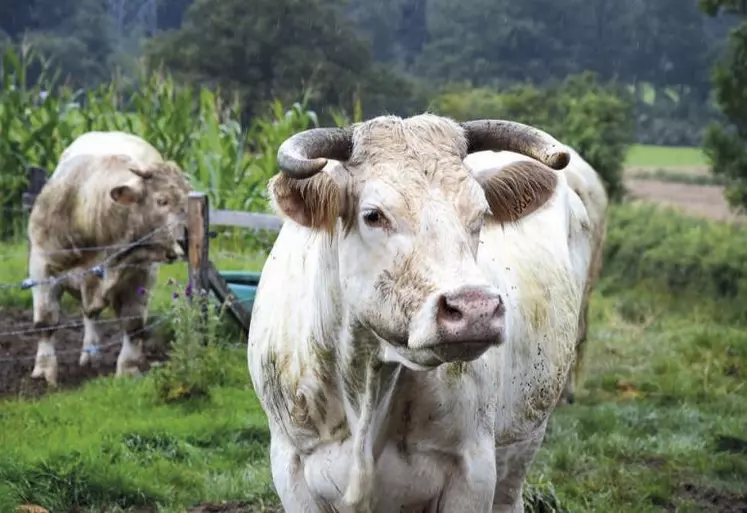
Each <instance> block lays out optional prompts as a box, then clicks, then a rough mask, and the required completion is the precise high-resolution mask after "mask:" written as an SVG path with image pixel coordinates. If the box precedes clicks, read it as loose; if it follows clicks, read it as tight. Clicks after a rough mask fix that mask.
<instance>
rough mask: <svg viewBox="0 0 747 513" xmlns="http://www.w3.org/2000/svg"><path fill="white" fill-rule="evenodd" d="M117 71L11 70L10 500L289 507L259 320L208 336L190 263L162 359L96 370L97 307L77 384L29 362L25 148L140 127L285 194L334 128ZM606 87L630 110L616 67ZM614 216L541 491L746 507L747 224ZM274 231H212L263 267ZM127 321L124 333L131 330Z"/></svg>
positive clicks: (571, 500) (231, 177) (160, 298)
mask: <svg viewBox="0 0 747 513" xmlns="http://www.w3.org/2000/svg"><path fill="white" fill-rule="evenodd" d="M112 87H113V86H112ZM107 91H109V90H108V89H107V88H106V87H103V86H102V88H101V89H99V90H96V91H93V92H90V93H89V95H90V97H89V98H88V99H86V100H85V101H84V103H83V105H81V106H76V105H73V104H72V100H73V99H74V98H73V97H72V96H70V97H68V96H65V95H66V94H70V95H72V91H67V90H65V89H62V91H61V93H60V95H58V96H54V95H50V96H48V97H47V98H46V99H45V100H44V101H43V102H42V104H41V105H37V104H36V103H35V102H36V101H37V100H36V99H34V98H35V96H34V95H35V94H37V93H38V91H37V90H34V89H33V88H32V89H28V90H15V91H9V90H6V91H4V92H3V95H5V96H4V97H3V99H4V101H2V102H0V120H2V122H4V123H7V126H11V127H12V131H10V132H9V134H10V137H7V138H5V139H4V140H3V141H0V145H2V146H0V155H2V156H3V158H5V159H6V162H11V160H10V159H11V158H12V159H16V160H15V161H14V162H15V166H16V167H13V169H18V170H19V171H18V173H17V174H5V173H4V174H3V175H2V177H0V180H4V182H3V184H4V187H12V189H9V190H12V193H6V192H5V190H6V189H3V191H4V192H3V196H2V197H3V207H4V211H3V212H4V216H3V219H4V221H3V222H4V223H5V224H4V225H3V230H4V235H5V236H6V239H5V241H4V242H3V243H2V245H1V246H0V259H2V262H3V265H2V266H0V287H1V288H0V295H1V297H0V299H1V300H2V301H1V303H2V306H0V383H2V389H1V390H0V392H1V393H2V394H3V395H4V400H3V402H2V403H0V446H2V447H3V449H4V450H3V452H2V454H1V455H0V511H13V510H14V509H15V508H16V506H17V505H19V504H37V505H42V506H43V507H44V508H46V509H48V510H49V511H54V512H57V511H70V510H73V509H74V508H81V509H82V510H83V511H106V512H123V511H131V512H143V511H163V512H174V513H176V512H183V511H186V510H188V511H191V512H194V513H197V512H206V511H215V510H216V509H212V510H211V509H209V507H213V508H218V507H219V506H218V504H219V503H221V502H222V501H228V503H227V504H225V505H224V506H223V507H224V509H223V510H222V511H232V512H235V513H238V512H244V513H245V512H275V511H281V508H280V507H279V506H278V502H277V497H276V496H275V494H274V491H273V488H272V484H271V477H270V472H269V468H268V443H269V434H268V431H267V425H266V420H265V418H264V414H263V412H262V409H261V408H260V406H259V404H258V403H257V400H256V398H255V396H254V395H253V393H252V390H251V384H250V380H249V376H248V371H247V365H246V348H245V339H243V338H242V337H240V336H238V335H237V332H236V330H235V328H234V327H233V326H232V325H231V324H230V322H223V321H222V317H221V315H220V312H215V311H213V310H209V311H210V315H209V316H208V320H207V324H208V328H209V329H207V328H206V332H207V333H208V335H207V337H206V338H202V337H198V336H197V332H198V331H199V330H198V329H197V328H198V327H201V326H202V324H201V322H203V321H201V320H200V319H199V318H198V317H199V315H198V314H196V312H195V309H194V308H191V307H190V306H189V302H188V301H185V298H184V293H185V283H186V265H185V264H183V263H177V264H173V265H170V266H169V265H164V266H162V267H161V270H160V273H159V280H158V285H157V286H156V287H155V289H154V295H153V297H152V298H151V299H152V309H151V312H152V313H151V316H152V318H153V322H159V321H160V323H159V325H158V326H157V327H156V328H155V329H154V334H153V337H152V338H151V340H150V341H149V342H148V344H147V347H146V353H147V354H148V356H149V359H150V360H151V362H152V369H151V371H150V372H149V373H148V374H146V375H145V376H143V377H142V378H140V379H122V380H113V379H111V378H110V377H107V376H108V375H109V374H111V373H112V372H113V369H114V360H113V357H112V355H114V354H115V349H116V345H114V346H111V347H110V348H109V349H108V350H107V353H106V355H108V356H106V357H105V359H104V362H103V368H102V370H101V372H100V373H96V372H93V371H90V370H86V371H81V370H79V369H78V367H77V359H78V352H79V350H80V344H81V342H82V332H81V330H80V327H78V328H70V329H68V330H65V331H66V333H64V334H63V333H62V332H61V333H60V339H61V342H60V343H59V345H58V347H59V350H60V353H63V351H64V352H65V353H64V356H63V355H62V354H60V359H61V361H62V364H61V369H60V380H61V390H60V391H56V392H54V393H47V392H46V390H45V386H44V385H43V384H41V383H38V382H32V380H30V378H29V374H30V371H31V367H32V365H33V355H34V352H35V344H36V336H35V334H34V333H33V332H30V331H29V329H30V327H31V309H30V306H31V293H30V291H27V290H21V287H20V283H21V281H22V280H23V279H24V278H25V277H26V261H25V260H26V251H27V249H26V242H25V239H24V232H25V220H24V216H23V214H22V213H21V212H20V211H19V210H18V209H19V207H20V205H18V203H17V201H18V198H19V197H20V192H21V191H22V190H23V189H24V187H25V184H24V183H23V180H22V179H21V177H22V176H24V175H23V173H22V171H21V170H22V168H23V165H25V164H27V163H31V164H37V165H44V166H46V167H48V168H50V169H51V168H53V167H54V162H55V159H56V158H57V156H58V155H59V151H61V148H62V147H64V146H65V145H66V144H68V143H69V142H70V141H71V140H72V138H73V137H74V136H75V135H78V134H80V133H82V132H83V131H85V130H91V129H123V130H127V131H133V132H135V133H137V134H138V135H141V136H144V137H145V138H146V139H148V140H149V141H150V142H152V143H153V144H154V145H155V146H156V147H157V148H158V149H159V151H162V152H163V153H164V155H168V156H169V158H174V159H175V160H177V161H178V162H180V163H181V164H182V165H184V167H185V168H186V169H187V171H188V172H189V173H190V175H191V176H192V178H193V180H194V183H195V185H196V187H197V188H198V189H202V190H204V191H206V192H207V193H208V194H209V195H210V199H211V205H212V206H213V207H215V208H230V209H236V210H253V211H266V210H267V202H266V198H265V197H264V196H263V194H264V186H265V184H266V180H267V178H268V177H269V176H271V175H272V174H274V173H275V170H276V168H275V161H274V158H275V152H276V150H277V145H278V144H279V143H280V142H282V140H284V139H285V138H286V137H287V136H288V135H290V134H291V133H292V132H294V131H298V130H301V129H303V128H306V127H308V126H313V125H314V124H315V121H316V119H315V115H314V114H313V113H312V112H309V111H308V110H306V109H305V107H304V105H303V104H298V105H295V106H293V107H292V108H291V109H288V110H287V111H286V108H284V107H283V106H282V104H280V103H279V102H276V103H275V104H274V105H273V106H272V109H271V110H270V114H269V115H268V116H267V117H259V116H258V117H255V118H254V119H253V120H252V123H251V125H250V126H249V128H248V129H242V128H241V126H240V125H239V124H238V123H237V122H236V121H235V118H234V117H232V116H235V115H236V114H237V112H238V109H239V107H238V106H233V107H232V106H231V105H230V104H229V105H226V104H225V103H223V102H222V101H221V100H219V98H218V97H217V96H215V95H212V93H210V92H208V91H206V90H200V91H198V92H197V93H195V92H190V91H188V90H183V89H181V88H180V87H178V86H177V85H176V84H175V82H174V81H173V80H171V78H170V77H168V76H163V77H162V76H153V77H151V78H149V79H148V80H146V81H145V82H143V83H142V84H141V87H140V88H139V89H138V90H137V91H136V92H135V93H133V96H132V98H130V100H131V101H128V102H125V101H124V99H123V98H121V97H118V96H116V95H114V94H113V93H108V92H107ZM107 94H110V96H106V95H107ZM526 94H527V97H528V98H530V99H531V98H535V97H536V95H535V92H533V91H529V93H526ZM536 94H539V93H536ZM557 94H558V96H556V97H555V100H553V101H556V102H557V105H559V106H562V105H563V102H564V101H566V100H567V98H568V97H567V96H563V93H562V91H561V92H559V93H557ZM24 95H25V96H24ZM97 95H98V96H97ZM521 97H522V95H520V94H518V93H517V94H516V95H515V96H511V98H512V99H514V100H516V101H517V102H518V101H519V99H520V98H521ZM585 98H586V99H587V100H588V102H589V105H593V104H597V103H598V102H597V100H599V101H601V102H602V103H605V102H606V104H607V106H608V107H609V108H610V109H612V110H613V111H614V112H622V111H618V110H616V109H618V107H619V105H617V103H616V101H615V97H614V96H613V95H610V94H608V93H607V92H605V91H601V90H600V89H598V87H597V86H596V85H591V86H590V89H589V91H588V93H587V95H586V96H585ZM504 99H505V98H504ZM600 99H601V100H600ZM14 102H15V103H14ZM126 106H130V107H128V108H129V109H130V110H125V107H126ZM234 107H235V109H234V110H232V108H234ZM531 107H532V105H531V103H530V104H528V105H524V104H518V103H517V106H515V107H514V108H515V109H517V110H523V111H530V110H531ZM13 109H15V110H13ZM21 112H28V113H29V115H28V119H29V120H30V121H29V122H28V123H21V122H20V121H19V120H21V116H20V114H19V113H21ZM603 114H604V112H603V111H601V110H600V111H598V112H592V114H590V116H591V117H592V118H594V117H595V116H597V115H599V117H603V116H602V115H603ZM195 120H197V121H195ZM338 121H339V122H340V123H343V122H345V119H344V116H341V117H340V119H339V120H338ZM613 125H614V123H609V124H608V125H606V126H603V125H600V128H599V129H598V130H597V131H596V134H595V135H596V136H597V137H599V139H598V140H597V139H595V140H593V141H590V142H588V147H589V148H592V149H593V148H605V147H606V146H605V144H606V142H605V139H604V138H605V137H613V136H615V133H616V132H615V131H614V126H613ZM3 126H6V125H3ZM581 135H583V134H581ZM581 135H580V132H579V133H573V132H572V131H569V132H568V133H559V134H557V136H558V137H560V138H561V139H566V138H571V139H572V138H573V137H579V138H580V137H581ZM579 140H580V139H579ZM615 141H616V142H615V143H614V144H612V145H611V146H612V147H614V149H615V152H621V154H622V155H625V154H627V155H628V158H629V159H634V160H633V162H635V164H633V165H639V166H644V167H657V166H665V167H672V166H673V167H677V166H679V165H680V164H681V163H682V162H683V161H685V162H689V161H687V160H686V159H685V157H683V156H681V155H675V156H671V155H673V154H676V153H677V151H680V150H676V151H675V150H669V149H667V150H663V149H653V148H645V147H643V148H640V147H633V149H632V151H631V152H630V153H628V152H627V149H628V144H629V143H627V142H625V140H624V139H619V140H618V139H615ZM683 151H685V153H687V154H690V157H688V158H692V159H693V160H695V159H696V158H697V157H696V155H697V152H692V151H687V150H683ZM667 154H669V155H670V157H668V158H667V157H666V155H667ZM615 155H618V153H614V154H613V157H614V156H615ZM615 158H616V157H615ZM600 161H601V162H602V164H603V165H604V163H605V162H607V163H609V162H610V161H612V157H610V156H609V155H607V156H606V157H605V159H602V160H600ZM628 163H630V160H629V161H628ZM615 165H617V166H619V167H622V159H619V160H618V161H617V162H612V164H610V165H609V167H608V168H606V169H609V173H608V174H607V175H606V176H607V178H608V179H610V180H614V179H615V177H616V176H617V175H616V173H617V172H618V171H619V170H617V169H616V168H615ZM684 165H691V164H688V163H686V164H684ZM692 165H699V164H698V163H695V164H692ZM623 177H624V181H625V182H629V180H630V179H629V178H628V177H627V176H626V175H623ZM685 185H687V184H685ZM688 186H689V185H688ZM609 219H610V221H609V223H610V224H609V228H608V231H609V233H608V237H607V244H606V248H605V264H604V268H603V278H602V281H601V282H600V285H599V287H598V289H597V291H596V292H595V295H594V297H593V299H592V303H591V329H590V336H589V342H588V351H587V359H586V366H585V374H584V382H583V385H582V387H581V389H580V390H579V393H578V394H577V402H576V403H575V404H574V405H572V406H568V407H564V408H561V409H558V410H557V411H556V412H555V413H554V414H553V418H552V420H551V424H550V428H549V431H548V435H547V437H546V439H545V442H544V444H543V448H542V450H541V451H540V453H539V455H538V458H537V461H536V462H535V464H534V466H533V468H532V473H531V476H530V479H529V485H528V486H527V489H526V490H525V496H526V498H527V511H530V512H532V513H534V512H537V513H538V512H540V511H542V512H547V511H557V512H560V511H567V512H597V511H610V512H621V513H627V512H630V513H633V512H635V513H648V512H655V511H661V510H662V509H664V510H674V509H675V508H679V509H677V510H678V511H713V512H716V511H724V510H725V509H726V508H727V507H732V508H737V509H738V508H740V507H742V508H744V507H745V506H747V485H746V484H745V483H747V463H746V462H745V458H744V453H745V451H746V450H747V449H746V447H747V441H745V439H744V435H743V429H744V426H745V425H746V424H747V407H745V404H744V400H743V397H744V392H745V391H744V382H745V377H746V376H745V374H746V373H747V368H746V364H745V362H746V361H747V335H746V334H745V331H744V329H743V326H744V322H745V320H746V319H745V314H744V312H743V311H742V309H741V308H740V307H739V305H741V304H743V303H744V301H745V299H747V298H746V297H745V296H746V294H747V254H743V253H744V252H745V251H747V250H745V249H744V248H747V229H745V228H742V227H740V226H731V225H727V224H724V223H714V222H710V221H708V220H703V219H695V218H692V217H689V216H685V215H683V214H678V213H676V212H674V211H670V210H660V209H658V208H654V207H651V206H642V205H630V204H627V203H622V204H619V205H614V206H613V207H611V210H610V214H609ZM272 240H273V236H272V234H258V233H251V232H247V231H242V230H231V229H226V230H220V231H219V233H218V235H217V237H216V239H214V240H211V259H212V260H213V261H214V262H215V263H216V265H217V266H218V268H219V269H221V270H232V269H235V270H239V269H240V270H260V269H261V267H262V264H263V261H264V258H265V256H266V252H267V249H268V248H269V247H270V245H271V243H272ZM65 305H66V315H67V320H68V321H69V322H75V321H76V320H79V315H78V313H77V311H76V310H75V306H74V305H73V304H72V303H71V302H70V301H66V302H65ZM106 318H110V317H109V316H107V317H106ZM200 329H201V328H200ZM106 330H107V331H105V332H104V336H105V338H106V337H107V336H108V339H109V340H111V341H112V343H113V344H116V343H117V339H118V337H119V336H120V335H119V334H118V333H116V332H115V331H114V330H113V329H109V328H107V329H106ZM204 342H207V343H204ZM569 476H571V478H569ZM210 505H212V506H210ZM709 508H710V509H709Z"/></svg>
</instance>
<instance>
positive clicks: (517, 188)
mask: <svg viewBox="0 0 747 513" xmlns="http://www.w3.org/2000/svg"><path fill="white" fill-rule="evenodd" d="M475 178H476V179H477V181H478V183H479V184H480V185H481V186H482V188H483V190H484V191H485V198H486V199H487V201H488V205H489V206H490V210H491V211H492V212H493V215H492V218H493V219H494V220H495V221H497V222H499V223H501V224H503V223H513V222H516V221H518V220H519V219H521V218H523V217H525V216H527V215H529V214H531V213H532V212H534V211H536V210H537V209H539V208H540V207H542V205H544V204H545V203H547V202H548V201H549V200H550V198H552V197H553V195H554V194H555V191H556V189H557V187H558V183H559V179H558V171H553V170H552V169H550V168H549V167H547V166H545V165H544V164H542V163H540V162H536V161H519V162H512V163H511V164H509V165H507V166H504V167H500V168H494V169H488V170H485V171H481V172H480V173H479V174H477V175H476V176H475Z"/></svg>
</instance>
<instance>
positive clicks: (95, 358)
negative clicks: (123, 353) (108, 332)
mask: <svg viewBox="0 0 747 513" xmlns="http://www.w3.org/2000/svg"><path fill="white" fill-rule="evenodd" d="M98 320H99V315H98V314H96V315H93V316H89V315H88V314H86V313H84V314H83V349H82V350H81V352H80V359H79V360H78V364H79V365H80V366H81V367H82V366H85V365H88V364H91V365H92V366H93V367H97V366H98V365H99V363H100V362H101V335H100V333H99V329H98V325H97V324H96V321H98Z"/></svg>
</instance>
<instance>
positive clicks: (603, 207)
mask: <svg viewBox="0 0 747 513" xmlns="http://www.w3.org/2000/svg"><path fill="white" fill-rule="evenodd" d="M567 150H568V152H569V154H570V157H571V158H570V162H569V163H568V165H567V166H566V167H565V168H563V169H562V171H561V172H562V173H563V174H565V175H566V179H567V180H568V185H569V187H570V188H571V190H572V191H573V192H572V195H573V194H575V195H576V196H578V198H579V199H580V200H581V202H582V203H583V205H584V208H585V209H586V213H587V215H588V217H589V229H590V230H591V233H592V237H591V240H590V242H591V261H589V262H585V261H582V262H579V266H580V267H579V271H580V272H582V273H584V274H585V275H586V278H585V285H584V295H583V300H582V304H581V313H580V315H579V319H578V335H577V341H576V359H575V362H574V365H573V367H572V368H571V369H570V370H569V371H568V379H567V381H566V385H565V389H564V391H563V394H562V396H561V398H560V402H561V404H562V403H573V401H574V396H575V388H576V386H578V384H579V381H580V378H581V370H582V366H583V357H584V350H585V348H586V339H587V335H588V330H589V322H588V317H589V302H590V300H591V294H592V292H593V289H594V286H595V285H596V282H597V280H598V279H599V275H600V273H601V269H602V251H603V249H604V238H605V233H606V223H607V220H606V216H607V205H608V201H609V200H608V197H607V192H606V190H605V188H604V183H603V182H602V180H601V177H600V176H599V174H598V173H597V172H596V170H595V169H594V168H593V167H592V166H591V165H590V164H589V163H588V162H587V161H586V160H584V159H583V157H581V155H579V154H578V152H576V151H575V150H574V149H573V148H570V147H567ZM531 160H532V159H531V158H530V157H527V156H525V155H521V154H518V153H514V152H509V151H504V152H500V154H497V152H493V151H481V152H476V153H472V154H470V155H469V156H468V157H467V159H465V163H466V164H467V166H468V167H470V168H477V169H480V168H482V167H485V166H487V167H490V166H495V165H496V162H497V161H501V162H502V163H503V164H502V165H504V166H505V165H509V164H510V163H511V162H517V161H531Z"/></svg>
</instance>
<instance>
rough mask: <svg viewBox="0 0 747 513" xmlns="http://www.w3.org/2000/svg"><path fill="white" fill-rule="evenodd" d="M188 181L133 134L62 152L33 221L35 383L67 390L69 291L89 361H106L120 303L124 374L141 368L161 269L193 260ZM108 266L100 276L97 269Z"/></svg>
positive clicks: (84, 142) (89, 137) (97, 136)
mask: <svg viewBox="0 0 747 513" xmlns="http://www.w3.org/2000/svg"><path fill="white" fill-rule="evenodd" d="M191 190H192V186H191V185H190V183H189V178H188V176H187V175H186V174H185V173H184V172H182V170H181V169H180V168H179V166H178V165H177V164H176V163H174V162H171V161H164V159H163V158H162V157H161V155H160V154H159V153H158V151H157V150H156V149H155V148H154V147H153V146H152V145H150V144H149V143H148V142H147V141H145V140H144V139H141V138H140V137H137V136H135V135H132V134H127V133H124V132H87V133H85V134H83V135H81V136H80V137H78V138H76V139H75V140H74V141H73V142H72V143H71V144H70V145H69V146H68V147H67V148H66V149H65V151H64V152H63V153H62V155H61V156H60V160H59V162H58V164H57V167H56V168H55V171H54V173H52V176H51V177H50V179H49V181H47V183H46V184H45V185H44V187H43V189H42V190H41V192H40V193H39V195H38V197H37V198H36V200H35V202H34V207H33V209H32V211H31V215H30V216H29V224H28V233H29V264H28V266H29V277H30V278H31V279H32V280H33V281H35V282H36V283H37V284H36V285H35V286H34V287H33V289H32V293H33V302H34V326H35V327H36V328H40V329H41V328H44V330H43V331H41V332H40V336H39V342H38V344H37V352H36V360H35V364H34V369H33V370H32V372H31V377H33V378H44V379H45V380H46V381H47V382H48V383H49V384H50V385H56V384H57V377H58V376H57V374H58V369H59V366H58V362H57V354H56V350H55V340H54V339H55V332H56V330H57V329H58V328H59V323H60V300H61V297H62V294H63V293H65V292H67V293H68V294H70V295H72V296H73V297H74V298H76V299H78V300H79V301H80V303H81V309H82V313H83V326H84V334H83V347H82V350H81V354H80V359H79V363H80V365H88V364H96V363H98V361H99V359H98V355H100V352H99V348H100V333H99V330H98V329H97V327H96V324H95V321H96V319H97V318H98V317H99V316H100V315H101V313H102V311H103V310H104V309H106V308H108V307H111V308H112V309H113V310H114V312H115V314H116V315H117V316H118V317H119V318H120V320H121V327H122V331H123V332H124V335H123V339H122V348H121V350H120V352H119V356H118V358H117V371H116V373H117V375H118V376H123V375H130V374H135V373H137V372H138V367H139V365H140V363H142V359H143V353H142V342H143V339H144V337H145V332H144V327H145V322H146V320H147V307H148V298H147V291H148V290H149V289H150V288H151V287H152V286H153V285H154V284H155V280H156V277H157V270H158V264H159V263H160V262H164V261H173V260H175V259H177V258H179V257H181V256H183V251H182V249H181V246H180V245H179V242H178V238H179V237H180V236H181V233H182V232H183V226H184V224H185V219H186V203H187V196H188V194H189V192H190V191H191ZM97 264H98V265H100V266H101V267H102V268H103V269H102V271H103V273H102V275H101V276H99V275H98V274H96V273H92V272H90V269H91V268H93V267H95V266H96V265H97Z"/></svg>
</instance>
